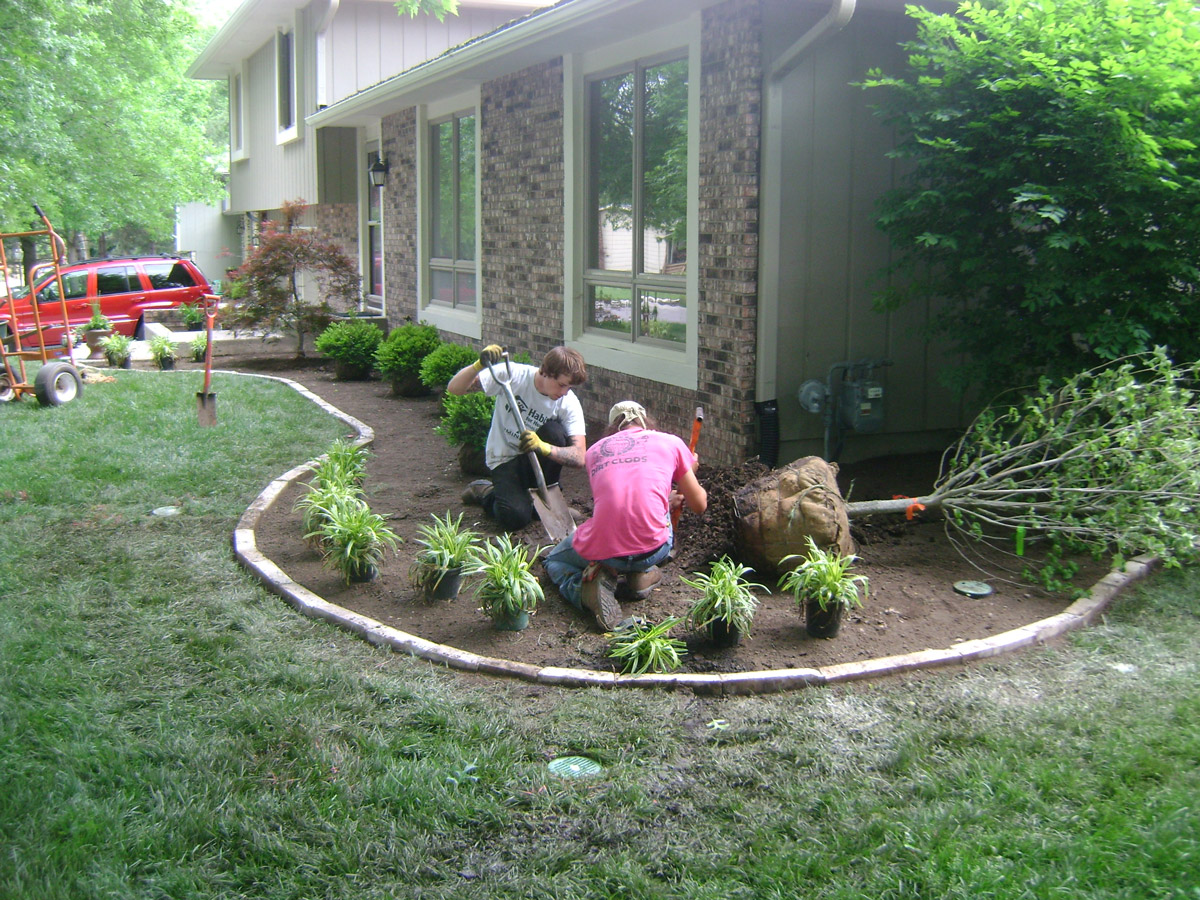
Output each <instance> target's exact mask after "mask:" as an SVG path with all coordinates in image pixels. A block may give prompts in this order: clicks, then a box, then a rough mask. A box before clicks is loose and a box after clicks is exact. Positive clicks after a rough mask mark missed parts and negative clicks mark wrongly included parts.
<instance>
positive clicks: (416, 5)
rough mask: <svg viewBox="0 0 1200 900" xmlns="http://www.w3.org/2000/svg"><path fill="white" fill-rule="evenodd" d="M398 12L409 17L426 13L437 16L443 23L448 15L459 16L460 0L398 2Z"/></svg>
mask: <svg viewBox="0 0 1200 900" xmlns="http://www.w3.org/2000/svg"><path fill="white" fill-rule="evenodd" d="M396 11H397V12H399V13H400V14H401V15H409V16H416V15H417V14H418V13H423V12H425V13H429V14H430V15H433V16H437V19H438V21H439V22H441V21H443V20H444V19H445V18H446V14H447V13H449V14H450V15H452V16H457V15H458V0H396Z"/></svg>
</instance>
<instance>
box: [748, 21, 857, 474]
mask: <svg viewBox="0 0 1200 900" xmlns="http://www.w3.org/2000/svg"><path fill="white" fill-rule="evenodd" d="M855 4H856V0H834V3H833V5H832V6H831V7H830V8H829V11H828V12H827V13H826V14H825V15H824V17H822V18H821V20H820V21H819V22H817V23H816V24H815V25H814V26H813V27H812V28H810V29H808V31H806V32H804V34H802V35H801V36H800V38H799V40H797V41H796V42H795V43H794V44H792V45H791V46H790V47H788V48H787V50H785V51H784V52H783V53H782V54H780V56H779V57H778V58H777V59H776V60H775V61H774V62H773V63H772V64H771V67H770V69H769V70H768V72H767V77H766V91H767V96H766V103H765V104H764V105H763V119H764V121H763V136H764V140H763V169H762V181H761V183H760V185H759V188H760V194H759V196H760V197H762V198H763V199H764V201H765V202H764V203H763V205H762V221H761V222H760V230H759V234H760V235H763V236H765V235H770V236H771V237H772V242H771V243H770V244H765V243H764V244H761V245H760V256H759V282H758V283H759V299H760V303H759V315H758V348H759V352H758V372H757V385H756V390H755V393H756V396H758V397H764V398H770V399H764V400H758V401H756V402H755V404H754V408H755V410H756V411H757V412H758V416H759V443H760V449H759V459H760V460H762V462H763V463H764V464H766V465H768V466H770V467H771V468H774V467H775V465H776V464H777V463H778V461H779V401H778V399H777V398H778V385H777V384H776V373H777V371H778V360H779V345H778V334H779V259H780V255H781V254H780V248H779V241H780V233H781V232H780V229H781V227H782V224H781V222H782V210H781V209H780V200H779V196H780V192H779V189H778V188H779V187H780V186H782V184H783V80H784V78H786V77H787V75H788V74H789V73H791V72H792V70H794V69H795V68H796V66H798V65H800V62H801V61H802V60H803V58H804V56H805V54H806V53H807V52H808V51H809V50H811V49H812V48H813V47H815V46H816V45H817V44H819V43H820V42H822V41H824V40H827V39H828V38H830V37H832V36H833V35H835V34H837V33H838V32H839V31H841V30H842V29H843V28H845V27H846V25H847V24H848V23H849V22H850V19H851V18H852V17H853V16H854V10H855ZM763 298H768V302H766V303H763V302H761V301H762V300H763Z"/></svg>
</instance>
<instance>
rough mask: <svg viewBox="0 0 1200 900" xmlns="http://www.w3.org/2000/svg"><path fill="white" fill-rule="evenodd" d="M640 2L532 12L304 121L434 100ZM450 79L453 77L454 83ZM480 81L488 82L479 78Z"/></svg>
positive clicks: (317, 122) (330, 121)
mask: <svg viewBox="0 0 1200 900" xmlns="http://www.w3.org/2000/svg"><path fill="white" fill-rule="evenodd" d="M640 2H642V0H597V2H565V3H559V4H557V5H555V6H551V7H544V8H543V9H540V10H535V11H534V12H532V13H530V14H529V15H528V16H527V17H526V18H523V19H519V20H517V21H516V22H514V23H512V24H510V25H506V26H502V27H501V28H500V29H499V30H497V31H493V32H490V33H489V34H486V35H483V36H482V37H480V38H477V39H474V40H472V41H468V42H467V43H465V44H460V45H459V46H458V47H454V48H451V49H450V50H448V51H446V52H445V53H443V54H442V55H441V56H438V57H435V58H434V59H431V60H427V61H426V62H423V63H420V64H418V65H416V66H414V67H413V68H411V69H408V70H407V71H405V72H401V73H400V74H399V75H395V76H393V77H392V78H389V79H388V80H386V81H382V82H380V83H379V84H377V85H374V86H372V87H369V88H367V89H366V90H363V91H360V92H359V93H357V94H354V95H352V96H350V97H347V98H345V99H344V100H339V101H338V102H337V103H334V104H332V105H331V106H329V107H327V108H325V109H322V110H318V111H317V112H315V113H313V114H312V115H311V116H308V117H307V118H306V119H305V122H306V124H308V125H309V126H310V127H313V128H321V127H324V126H327V125H337V124H343V123H344V122H345V121H346V120H350V121H353V120H355V119H356V118H359V117H379V116H381V115H386V114H387V112H391V111H394V109H396V108H399V107H400V106H405V105H414V104H415V103H420V102H425V100H427V99H428V98H429V97H431V96H437V94H438V89H439V86H441V87H444V86H445V85H446V84H450V83H453V84H456V85H458V89H461V86H462V85H463V84H464V79H467V80H469V79H472V78H473V77H475V76H473V75H472V73H473V72H476V71H483V72H487V71H488V70H489V67H490V66H494V65H495V64H497V63H498V62H500V61H501V60H502V59H504V58H505V57H508V56H510V55H513V54H518V55H519V51H522V50H536V49H537V47H538V45H539V44H544V45H545V49H544V52H545V53H546V54H547V55H549V56H554V55H562V53H563V52H564V49H559V50H558V51H557V52H555V50H554V47H555V38H557V37H559V36H560V35H562V34H564V33H567V32H570V31H571V30H572V29H577V28H579V27H580V26H581V25H582V26H586V25H588V24H589V23H591V22H594V21H598V20H600V19H602V18H604V17H606V16H611V15H613V14H618V13H620V12H621V10H623V9H625V8H627V7H636V6H638V5H639V3H640ZM689 5H693V4H689ZM455 76H458V77H457V79H456V78H455ZM482 77H485V78H487V77H491V76H490V75H485V76H482Z"/></svg>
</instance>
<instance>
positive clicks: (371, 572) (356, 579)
mask: <svg viewBox="0 0 1200 900" xmlns="http://www.w3.org/2000/svg"><path fill="white" fill-rule="evenodd" d="M378 577H379V569H377V568H376V567H375V566H373V565H371V564H370V563H367V564H366V565H363V566H359V567H358V568H356V569H352V570H351V571H350V572H349V580H350V582H351V583H352V584H364V583H366V582H368V581H374V580H375V579H376V578H378Z"/></svg>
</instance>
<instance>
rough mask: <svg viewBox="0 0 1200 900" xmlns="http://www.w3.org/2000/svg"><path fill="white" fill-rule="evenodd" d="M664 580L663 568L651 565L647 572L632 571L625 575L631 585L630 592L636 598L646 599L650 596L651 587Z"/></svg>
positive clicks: (626, 581)
mask: <svg viewBox="0 0 1200 900" xmlns="http://www.w3.org/2000/svg"><path fill="white" fill-rule="evenodd" d="M660 581H662V569H660V568H659V567H658V566H651V567H650V568H649V569H647V570H646V571H645V572H630V573H629V574H628V575H626V576H625V583H626V584H627V585H629V593H630V595H631V598H632V599H634V600H645V599H646V598H647V597H649V596H650V589H651V588H652V587H654V586H655V585H656V584H658V583H659V582H660Z"/></svg>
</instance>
